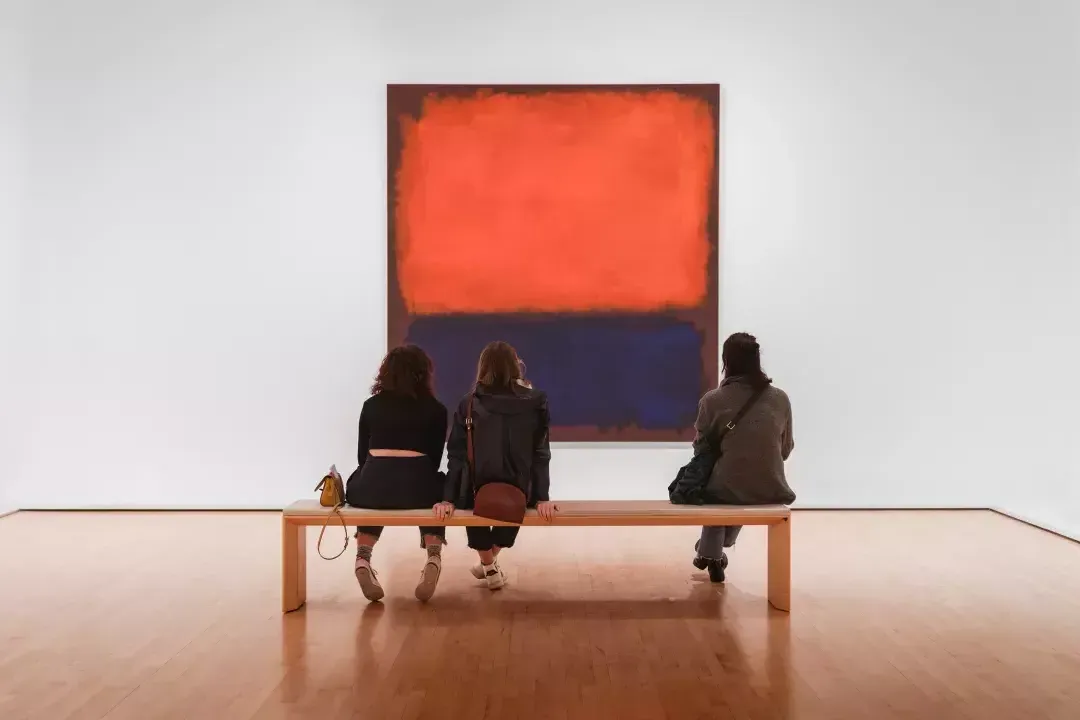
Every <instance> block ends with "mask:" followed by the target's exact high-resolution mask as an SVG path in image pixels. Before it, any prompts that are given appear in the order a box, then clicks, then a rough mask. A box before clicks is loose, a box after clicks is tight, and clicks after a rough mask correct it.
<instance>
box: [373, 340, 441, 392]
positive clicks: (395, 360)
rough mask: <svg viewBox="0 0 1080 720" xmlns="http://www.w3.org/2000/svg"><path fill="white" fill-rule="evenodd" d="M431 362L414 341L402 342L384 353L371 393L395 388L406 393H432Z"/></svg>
mask: <svg viewBox="0 0 1080 720" xmlns="http://www.w3.org/2000/svg"><path fill="white" fill-rule="evenodd" d="M434 370H435V366H434V364H433V363H432V362H431V358H430V357H428V354H427V353H426V352H424V351H423V349H421V348H420V347H419V346H418V345H402V346H401V347H396V348H394V349H393V350H391V351H390V352H388V353H386V357H384V358H383V361H382V364H381V365H379V374H378V375H376V376H375V383H374V384H373V385H372V386H371V394H372V395H378V394H379V393H381V392H398V393H402V394H404V395H408V396H409V397H414V398H416V397H434V395H435V383H434Z"/></svg>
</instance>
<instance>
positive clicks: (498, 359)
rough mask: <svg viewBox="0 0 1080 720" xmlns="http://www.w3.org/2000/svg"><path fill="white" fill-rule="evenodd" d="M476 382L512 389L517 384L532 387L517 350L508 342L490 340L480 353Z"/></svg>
mask: <svg viewBox="0 0 1080 720" xmlns="http://www.w3.org/2000/svg"><path fill="white" fill-rule="evenodd" d="M476 384H477V385H486V386H488V387H497V388H506V389H512V388H513V387H514V385H515V384H517V385H523V386H524V387H529V388H531V387H532V384H531V383H530V382H529V381H528V380H526V379H525V368H524V363H522V362H521V358H519V357H518V354H517V350H515V349H514V346H513V345H511V344H510V343H508V342H503V341H502V340H496V341H495V342H489V343H488V344H487V346H486V347H485V348H484V350H483V351H482V352H481V353H480V361H479V362H478V363H477V364H476Z"/></svg>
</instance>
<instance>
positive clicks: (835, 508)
mask: <svg viewBox="0 0 1080 720" xmlns="http://www.w3.org/2000/svg"><path fill="white" fill-rule="evenodd" d="M791 509H792V510H821V511H830V512H845V511H848V510H854V511H862V512H876V511H879V510H881V511H887V510H982V511H984V512H985V511H986V510H989V509H990V508H987V507H978V506H975V505H814V504H804V503H795V504H794V505H792V506H791Z"/></svg>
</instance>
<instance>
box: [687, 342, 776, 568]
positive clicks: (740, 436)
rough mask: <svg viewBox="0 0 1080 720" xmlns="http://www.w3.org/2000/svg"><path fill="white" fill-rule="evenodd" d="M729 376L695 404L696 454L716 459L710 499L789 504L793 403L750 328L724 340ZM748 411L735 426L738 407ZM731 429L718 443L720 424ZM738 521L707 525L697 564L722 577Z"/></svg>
mask: <svg viewBox="0 0 1080 720" xmlns="http://www.w3.org/2000/svg"><path fill="white" fill-rule="evenodd" d="M723 362H724V380H723V381H722V382H721V383H720V387H718V388H716V389H715V390H710V391H709V392H707V393H706V394H705V397H703V398H701V401H700V402H699V403H698V414H697V421H696V422H695V423H694V427H695V429H696V430H697V435H696V437H695V438H694V452H695V453H701V452H712V453H713V455H715V456H717V457H716V463H715V464H714V465H713V469H712V474H711V476H710V478H709V483H708V486H707V487H706V497H707V498H708V500H709V502H714V503H722V504H726V505H773V504H783V505H790V504H791V503H793V502H794V501H795V493H793V492H792V491H791V488H790V487H789V486H788V484H787V478H786V476H785V474H784V461H785V460H787V459H788V456H789V455H791V451H792V450H793V449H794V447H795V440H794V437H793V435H792V424H791V401H790V400H788V396H787V393H785V392H784V391H783V390H781V389H780V388H778V387H775V386H774V385H773V384H772V379H771V378H770V377H769V376H768V375H766V374H765V372H764V371H763V370H762V369H761V346H760V345H759V344H758V341H757V338H755V337H754V336H753V335H749V334H747V333H735V334H734V335H732V336H731V337H729V338H728V339H727V340H726V341H724V350H723ZM744 407H745V408H746V409H745V415H743V416H742V418H741V419H739V420H738V422H735V423H733V421H734V420H735V419H736V416H738V415H739V413H740V411H741V410H743V409H744ZM729 425H731V428H730V429H729V430H728V431H727V433H726V434H725V435H724V437H723V440H721V441H720V444H719V447H716V439H717V438H718V437H719V435H720V431H721V429H722V428H725V427H727V426H729ZM740 530H742V527H741V526H734V525H733V526H726V527H725V526H720V527H703V528H702V529H701V539H700V540H698V543H697V546H696V550H697V557H695V558H694V566H695V567H697V568H698V569H700V570H705V569H708V571H709V577H710V579H712V581H713V582H723V581H724V571H725V570H726V568H727V565H728V557H727V553H725V552H724V549H725V548H729V547H731V546H732V545H734V544H735V539H736V538H737V537H738V536H739V531H740Z"/></svg>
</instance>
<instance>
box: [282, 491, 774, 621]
mask: <svg viewBox="0 0 1080 720" xmlns="http://www.w3.org/2000/svg"><path fill="white" fill-rule="evenodd" d="M556 504H557V505H558V513H557V514H556V516H555V519H554V520H553V521H551V522H546V521H544V520H543V519H541V518H540V517H539V516H538V515H537V514H536V511H535V510H530V511H528V513H527V514H526V516H525V522H524V523H522V524H523V525H525V526H545V527H560V526H562V527H568V526H577V527H581V526H593V527H614V526H620V527H626V526H649V525H652V526H657V525H668V526H673V525H765V526H768V530H769V553H768V554H769V559H768V565H769V567H768V577H769V602H770V603H771V604H772V605H773V606H774V607H776V608H777V609H779V610H784V611H789V610H790V606H791V510H790V509H789V508H788V507H786V506H784V505H752V506H740V505H672V504H671V503H669V502H667V501H664V500H570V501H556ZM330 512H331V510H330V509H329V508H325V507H323V506H321V505H319V502H318V501H317V500H300V501H298V502H295V503H293V504H292V505H289V506H288V507H286V508H285V509H284V510H283V511H282V516H281V527H282V610H283V612H291V611H293V610H297V609H299V608H300V607H301V606H303V604H304V602H305V601H306V598H307V534H306V532H305V529H306V528H307V527H308V526H312V525H315V526H322V525H323V523H325V522H326V519H327V515H328V514H330ZM340 512H341V515H342V517H343V518H344V520H345V524H346V525H351V526H357V525H386V526H395V525H396V526H402V525H407V526H418V525H427V526H431V525H446V526H456V527H460V526H469V525H500V524H504V523H498V522H493V521H491V520H488V519H486V518H481V517H476V516H474V515H473V514H472V512H470V511H467V510H457V511H455V512H454V515H453V517H451V518H450V519H448V520H445V521H439V520H438V519H437V518H435V516H434V515H433V514H432V512H431V510H366V509H360V508H352V507H346V508H343V509H342V510H341V511H340ZM330 522H331V524H332V526H334V527H340V523H339V521H338V520H337V519H336V518H334V519H332V520H331V521H330Z"/></svg>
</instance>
